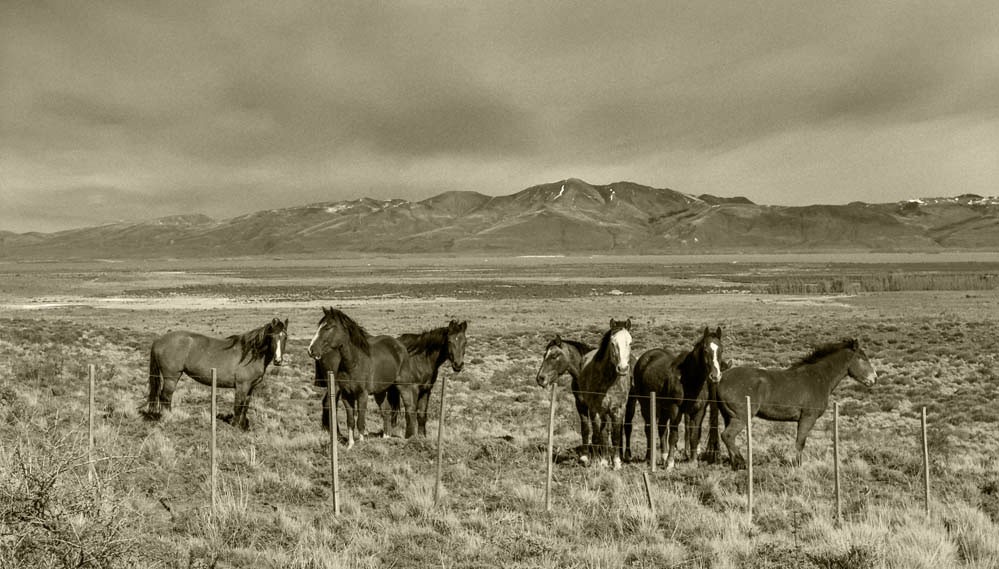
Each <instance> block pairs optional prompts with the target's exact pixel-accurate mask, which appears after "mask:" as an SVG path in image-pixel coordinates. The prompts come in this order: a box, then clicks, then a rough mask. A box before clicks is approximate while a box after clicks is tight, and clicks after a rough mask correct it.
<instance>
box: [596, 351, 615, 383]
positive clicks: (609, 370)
mask: <svg viewBox="0 0 999 569" xmlns="http://www.w3.org/2000/svg"><path fill="white" fill-rule="evenodd" d="M610 353H611V350H610V349H609V348H608V349H606V350H603V353H601V352H599V351H598V352H597V353H596V354H594V355H593V361H592V362H590V366H592V369H593V370H594V372H593V376H594V378H595V379H597V380H598V381H599V385H600V386H601V387H607V386H610V385H613V384H614V382H616V381H617V379H618V373H617V364H616V363H614V361H613V360H612V359H611V356H610Z"/></svg>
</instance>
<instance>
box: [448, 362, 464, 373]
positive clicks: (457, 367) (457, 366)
mask: <svg viewBox="0 0 999 569" xmlns="http://www.w3.org/2000/svg"><path fill="white" fill-rule="evenodd" d="M451 369H453V370H454V371H455V373H457V372H459V371H461V370H463V369H465V363H464V362H458V363H454V362H451Z"/></svg>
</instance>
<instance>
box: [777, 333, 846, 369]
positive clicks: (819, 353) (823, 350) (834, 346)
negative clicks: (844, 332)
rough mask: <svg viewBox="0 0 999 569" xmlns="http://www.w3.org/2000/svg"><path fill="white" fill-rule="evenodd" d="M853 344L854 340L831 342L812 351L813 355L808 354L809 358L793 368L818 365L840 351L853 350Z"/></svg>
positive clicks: (799, 361) (806, 357)
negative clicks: (820, 361)
mask: <svg viewBox="0 0 999 569" xmlns="http://www.w3.org/2000/svg"><path fill="white" fill-rule="evenodd" d="M853 343H854V340H840V341H839V342H829V343H828V344H822V345H821V346H818V347H816V348H815V349H814V350H812V353H810V354H808V355H807V356H805V357H803V358H801V359H800V360H798V361H797V362H795V363H794V364H793V365H792V366H791V367H793V368H794V367H800V366H803V365H809V364H814V363H817V362H818V361H819V360H821V359H823V358H825V357H826V356H829V355H831V354H834V353H836V352H838V351H840V350H844V349H848V348H849V349H852V348H853Z"/></svg>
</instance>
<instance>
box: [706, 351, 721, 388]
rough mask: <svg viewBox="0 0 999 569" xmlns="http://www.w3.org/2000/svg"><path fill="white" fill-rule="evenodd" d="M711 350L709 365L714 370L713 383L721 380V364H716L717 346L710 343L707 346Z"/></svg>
mask: <svg viewBox="0 0 999 569" xmlns="http://www.w3.org/2000/svg"><path fill="white" fill-rule="evenodd" d="M708 347H709V348H711V365H712V366H714V368H715V381H718V380H719V379H721V364H720V363H718V344H716V343H714V342H711V343H710V344H708Z"/></svg>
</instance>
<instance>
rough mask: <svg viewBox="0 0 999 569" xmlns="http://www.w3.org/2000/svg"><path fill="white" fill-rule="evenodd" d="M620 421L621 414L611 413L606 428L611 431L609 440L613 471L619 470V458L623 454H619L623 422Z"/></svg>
mask: <svg viewBox="0 0 999 569" xmlns="http://www.w3.org/2000/svg"><path fill="white" fill-rule="evenodd" d="M621 419H622V417H621V413H620V412H616V413H612V414H611V415H610V417H609V420H608V423H609V425H608V426H609V427H610V429H611V432H610V439H611V448H612V453H613V454H612V455H611V464H612V465H613V467H614V470H621V456H622V454H623V453H622V452H621V451H622V446H621V443H622V440H621V439H622V438H623V435H624V421H622V420H621Z"/></svg>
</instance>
